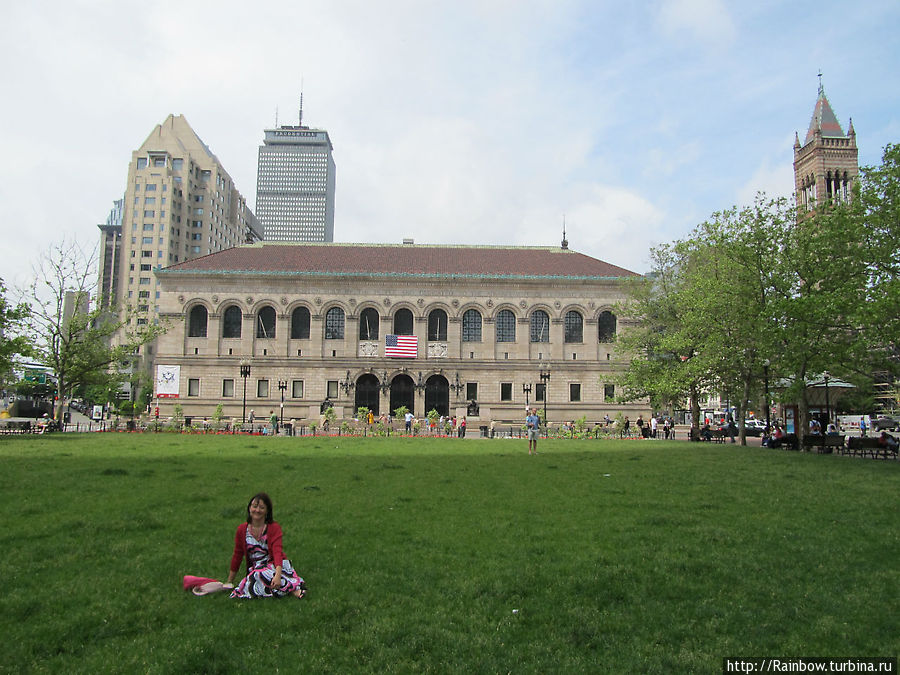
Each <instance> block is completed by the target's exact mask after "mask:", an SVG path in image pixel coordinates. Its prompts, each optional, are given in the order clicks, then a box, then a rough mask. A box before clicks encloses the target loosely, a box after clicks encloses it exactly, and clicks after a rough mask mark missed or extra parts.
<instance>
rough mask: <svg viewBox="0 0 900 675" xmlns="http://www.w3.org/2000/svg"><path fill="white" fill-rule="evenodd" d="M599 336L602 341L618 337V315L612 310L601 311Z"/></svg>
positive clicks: (598, 327)
mask: <svg viewBox="0 0 900 675" xmlns="http://www.w3.org/2000/svg"><path fill="white" fill-rule="evenodd" d="M597 336H598V338H599V340H600V342H612V341H613V340H615V339H616V315H615V314H613V313H612V312H600V316H599V317H597Z"/></svg>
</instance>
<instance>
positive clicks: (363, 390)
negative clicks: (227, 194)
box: [156, 245, 649, 425]
mask: <svg viewBox="0 0 900 675" xmlns="http://www.w3.org/2000/svg"><path fill="white" fill-rule="evenodd" d="M259 246H260V245H255V246H250V247H241V248H242V249H253V248H257V249H258V248H259ZM272 246H278V245H269V249H268V250H273V251H275V252H276V253H282V252H283V251H282V250H278V249H272ZM281 246H294V245H281ZM301 246H302V245H301ZM301 246H297V247H298V248H300V247H301ZM309 246H316V245H307V246H306V247H307V248H308V247H309ZM318 246H328V245H318ZM340 246H341V245H330V248H329V249H313V250H312V253H313V254H315V253H318V252H320V251H322V252H326V251H327V252H329V253H330V252H336V253H337V254H342V253H346V254H347V255H356V256H359V257H360V259H361V260H364V259H366V255H367V253H369V252H371V253H373V254H374V253H379V254H380V253H384V247H369V249H371V251H369V250H367V247H360V246H357V247H354V248H353V249H350V248H349V247H348V248H347V249H345V250H344V251H340V250H338V251H333V249H336V248H337V249H339V247H340ZM394 248H395V249H396V271H393V272H390V273H385V272H384V271H383V270H381V271H375V270H374V269H373V270H365V269H361V270H359V271H357V272H353V273H352V274H348V273H347V272H344V271H337V270H333V269H327V267H328V266H327V265H324V264H323V265H322V267H323V269H318V270H310V269H303V268H302V266H298V268H297V269H294V270H291V269H288V270H277V271H276V270H271V269H249V268H251V267H253V264H251V263H250V262H249V261H248V260H246V259H245V260H229V261H228V262H224V263H222V264H221V265H218V264H217V262H216V256H217V255H218V256H222V255H223V254H216V255H214V256H209V257H208V258H207V259H205V261H204V263H203V264H202V265H199V264H198V265H191V264H190V263H187V264H184V265H179V266H175V267H174V268H169V269H168V270H162V271H160V272H158V273H157V275H158V278H159V286H160V289H161V297H160V316H161V318H162V319H163V320H164V321H166V322H167V324H168V326H169V329H168V332H167V333H166V334H165V335H164V336H162V337H161V338H160V339H159V340H158V353H157V358H156V364H157V366H160V365H165V366H180V381H179V386H178V399H177V401H178V402H179V403H181V405H182V406H183V408H184V412H185V415H189V416H195V417H196V416H199V417H204V416H210V415H211V414H212V412H213V410H214V409H215V407H216V406H217V405H218V404H219V403H220V402H221V403H223V404H224V414H225V416H226V417H235V418H238V419H240V418H241V417H242V416H243V414H244V386H245V384H246V411H247V413H248V414H249V411H250V410H254V411H255V414H256V417H257V418H261V417H268V415H269V411H270V410H275V411H276V412H277V411H279V409H280V406H281V394H282V392H281V390H280V389H279V383H283V384H284V385H285V389H284V412H283V414H284V418H285V419H291V418H295V419H298V420H308V419H318V415H319V412H320V408H321V404H322V403H323V401H325V400H326V399H328V401H329V402H330V403H331V404H332V405H333V406H334V408H335V411H336V413H337V415H338V417H351V416H353V415H354V413H355V411H356V410H357V408H358V407H359V406H360V405H365V406H366V407H369V408H371V409H373V410H374V411H375V412H376V414H382V413H383V414H388V412H389V411H391V410H393V409H395V408H396V407H397V406H398V404H400V405H407V407H409V408H410V409H411V410H412V412H413V413H414V414H415V415H416V416H418V417H422V416H424V415H425V414H426V413H427V411H428V410H430V409H431V408H435V409H437V410H438V411H439V412H441V413H443V414H449V415H457V416H467V417H468V422H469V424H470V425H473V424H476V423H481V424H487V423H488V420H496V421H512V420H520V419H522V417H523V412H524V409H525V405H526V394H525V393H524V392H523V385H526V386H530V387H531V393H530V395H528V397H527V398H528V402H529V403H531V404H532V405H534V406H536V407H538V408H539V409H543V407H544V401H543V400H542V396H541V389H542V386H541V385H542V382H541V379H540V376H539V374H540V372H541V371H542V370H543V371H544V372H549V373H550V379H549V380H548V381H546V387H547V388H546V392H547V397H546V409H547V414H548V418H549V419H550V420H551V421H552V422H560V421H565V420H574V419H577V418H579V417H581V416H583V415H586V416H587V418H588V421H590V422H594V421H598V420H601V419H603V417H604V415H606V414H609V415H610V416H611V417H613V416H615V414H616V413H617V412H619V411H622V412H624V413H625V414H628V415H630V416H632V418H634V417H636V415H637V414H638V413H644V414H646V413H647V412H649V410H648V408H647V405H646V404H644V403H637V404H635V403H632V404H619V403H616V402H615V401H614V400H612V399H613V395H614V393H617V391H616V387H615V385H614V380H615V378H616V376H617V375H618V374H619V373H620V372H621V370H622V369H623V367H624V365H625V362H624V361H623V360H622V359H621V358H620V357H618V356H617V354H616V352H615V350H614V348H613V347H614V346H613V344H612V341H611V339H610V338H609V337H608V335H609V333H610V332H613V333H615V332H620V331H622V330H627V326H628V320H627V319H624V318H622V317H618V318H616V317H615V316H614V314H615V306H616V303H618V302H619V301H621V300H622V299H623V298H624V295H623V281H624V278H623V277H624V276H634V275H633V273H630V272H627V271H626V270H621V273H622V276H614V275H612V274H602V275H597V274H575V273H567V271H566V269H564V268H560V269H559V270H558V271H555V272H554V273H552V274H528V273H527V272H528V270H523V271H520V272H521V273H518V274H516V273H514V271H512V270H511V271H510V273H506V274H501V273H497V272H494V271H490V272H487V273H484V274H477V275H474V274H469V273H467V272H465V271H462V270H455V271H454V270H453V269H451V270H450V271H446V270H445V271H441V272H435V273H424V274H423V273H412V272H409V271H408V270H407V267H408V265H406V262H405V259H404V257H403V256H404V255H405V254H407V253H408V252H410V251H411V248H418V247H401V246H397V247H394ZM486 248H489V247H471V249H469V250H471V251H472V252H476V251H477V253H478V254H479V255H485V254H487V255H490V253H491V251H490V250H487V251H486V250H485V249H486ZM448 250H450V251H452V255H454V256H459V257H460V258H465V256H466V253H467V249H466V247H448ZM497 250H498V251H502V252H504V253H508V252H510V249H508V248H506V249H497ZM518 251H523V252H524V251H527V252H528V253H529V255H530V254H531V253H535V250H534V249H518V250H516V251H513V252H514V253H515V252H518ZM388 253H389V254H393V253H394V251H393V250H392V251H388ZM565 253H567V254H570V255H572V256H578V258H577V259H574V258H573V260H578V261H580V262H583V261H584V260H587V261H589V262H594V263H598V264H600V265H605V263H602V262H601V261H596V260H594V259H592V258H587V257H586V256H581V255H580V254H574V253H572V252H568V251H566V252H565ZM240 254H241V252H238V253H236V254H235V256H233V257H237V256H239V255H240ZM552 255H556V257H557V258H559V260H560V261H562V262H563V263H565V262H566V260H568V259H567V258H565V257H560V256H559V254H558V253H557V254H552V253H550V252H549V251H547V252H546V253H545V252H543V251H537V257H538V258H540V257H542V256H543V257H544V258H547V257H550V256H552ZM551 262H552V263H553V264H557V263H556V258H552V259H551ZM200 267H203V269H200ZM451 267H452V265H451ZM609 267H612V266H609ZM615 269H617V270H618V269H619V268H615ZM617 273H618V272H617ZM542 312H543V314H541V313H542ZM273 316H274V323H273V322H272V317H273ZM341 317H342V321H343V324H342V325H343V332H342V334H341V333H340V331H339V330H338V329H339V323H340V322H339V319H340V318H341ZM479 317H480V321H479ZM498 321H499V322H500V323H501V324H502V325H501V326H499V327H498V325H497V324H498ZM361 323H362V324H364V325H363V326H362V328H361ZM479 323H480V334H479V331H478V330H477V324H479ZM376 324H377V325H376ZM579 328H580V335H579ZM273 329H274V330H273ZM498 331H499V332H498ZM238 334H239V337H237V336H236V335H238ZM388 334H401V335H402V334H414V335H415V336H416V342H417V354H416V358H388V357H386V356H385V336H386V335H388ZM229 336H235V337H229ZM500 340H503V341H500ZM242 362H243V363H244V365H245V366H247V365H249V367H250V374H249V376H248V377H247V378H246V379H244V378H242V377H241V364H242ZM174 402H175V399H172V398H160V399H158V403H159V406H160V412H161V414H162V415H168V414H171V409H172V405H173V404H174ZM473 402H474V405H473Z"/></svg>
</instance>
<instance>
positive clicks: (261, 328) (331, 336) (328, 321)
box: [188, 305, 617, 343]
mask: <svg viewBox="0 0 900 675" xmlns="http://www.w3.org/2000/svg"><path fill="white" fill-rule="evenodd" d="M208 318H209V314H208V312H207V309H206V307H204V306H203V305H195V306H194V307H193V308H191V311H190V313H189V314H188V337H206V332H207V328H206V326H207V321H208ZM344 320H345V317H344V310H343V309H341V308H340V307H332V308H331V309H329V310H328V311H327V312H326V313H325V339H326V340H343V339H344V323H345V321H344ZM392 320H393V325H392V333H393V334H394V335H413V334H414V331H413V323H414V321H413V314H412V312H411V311H410V310H408V309H406V308H401V309H398V310H397V311H396V312H395V313H394V316H393V317H392ZM255 323H256V337H258V338H274V337H275V323H276V322H275V308H274V307H271V306H269V305H266V306H265V307H262V308H261V309H260V310H259V311H258V312H257V314H256V322H255ZM447 323H448V319H447V312H445V311H444V310H443V309H434V310H432V311H431V312H429V314H428V341H429V342H439V341H443V340H446V339H447ZM482 323H483V321H482V316H481V312H479V311H478V310H477V309H468V310H466V311H465V312H464V313H463V315H462V331H461V333H462V341H463V342H481V337H482ZM529 323H530V334H529V337H530V340H531V342H550V315H549V314H547V312H545V311H544V310H542V309H536V310H534V311H533V312H532V313H531V315H530V317H529ZM616 323H617V320H616V315H615V314H613V313H612V312H608V311H605V312H601V313H600V316H599V317H598V318H597V340H598V341H599V342H612V340H613V338H614V337H615V335H616ZM309 324H310V314H309V310H308V309H307V308H306V307H298V308H297V309H295V310H294V311H293V312H292V313H291V323H290V328H291V339H292V340H308V339H309ZM380 324H381V317H380V316H379V314H378V311H377V310H375V309H374V308H372V307H367V308H365V309H364V310H362V311H361V312H360V314H359V339H360V340H378V339H379V331H380V327H381V326H380ZM242 326H243V312H242V311H241V308H240V307H238V306H237V305H231V306H230V307H228V308H227V309H225V311H224V312H223V314H222V337H223V338H239V337H241V331H242ZM563 329H564V330H563V336H564V337H563V339H564V341H565V342H569V343H579V342H584V317H583V316H582V315H581V313H580V312H577V311H575V310H570V311H568V312H566V315H565V317H564V321H563ZM494 330H495V334H496V340H497V342H515V341H516V315H515V314H514V313H513V312H512V311H510V310H508V309H501V310H500V311H499V312H497V316H496V318H495V320H494Z"/></svg>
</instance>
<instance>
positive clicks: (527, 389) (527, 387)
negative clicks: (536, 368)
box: [522, 382, 531, 410]
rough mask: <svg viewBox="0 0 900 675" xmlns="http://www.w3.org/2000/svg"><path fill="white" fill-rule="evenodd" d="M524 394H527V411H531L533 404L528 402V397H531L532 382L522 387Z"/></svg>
mask: <svg viewBox="0 0 900 675" xmlns="http://www.w3.org/2000/svg"><path fill="white" fill-rule="evenodd" d="M522 393H523V394H525V410H531V404H530V403H529V402H528V397H529V396H530V395H531V382H526V383H525V384H523V385H522Z"/></svg>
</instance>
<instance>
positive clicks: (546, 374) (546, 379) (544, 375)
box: [538, 363, 550, 428]
mask: <svg viewBox="0 0 900 675" xmlns="http://www.w3.org/2000/svg"><path fill="white" fill-rule="evenodd" d="M544 367H545V366H544V364H543V363H542V364H541V373H540V375H538V377H540V378H541V383H542V384H543V385H544V428H546V426H547V394H549V393H550V392H549V390H550V387H549V385H548V384H547V383H548V382H549V381H550V367H549V366H546V368H547V370H546V371H545V370H544Z"/></svg>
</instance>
